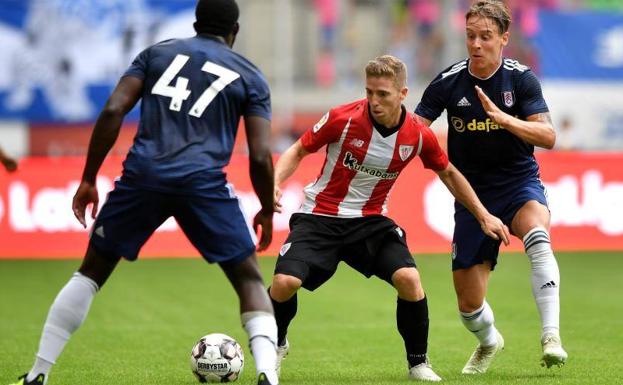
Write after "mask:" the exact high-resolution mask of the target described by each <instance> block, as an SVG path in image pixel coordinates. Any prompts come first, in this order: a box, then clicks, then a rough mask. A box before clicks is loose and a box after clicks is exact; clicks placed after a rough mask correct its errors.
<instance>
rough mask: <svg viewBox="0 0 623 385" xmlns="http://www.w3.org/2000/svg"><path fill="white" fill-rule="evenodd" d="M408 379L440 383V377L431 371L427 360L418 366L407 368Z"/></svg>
mask: <svg viewBox="0 0 623 385" xmlns="http://www.w3.org/2000/svg"><path fill="white" fill-rule="evenodd" d="M409 379H410V380H416V381H430V382H439V381H441V377H439V376H438V375H437V373H435V372H434V371H433V367H432V366H431V364H430V363H429V362H428V360H427V361H426V362H422V363H421V364H419V365H415V366H412V367H411V368H409Z"/></svg>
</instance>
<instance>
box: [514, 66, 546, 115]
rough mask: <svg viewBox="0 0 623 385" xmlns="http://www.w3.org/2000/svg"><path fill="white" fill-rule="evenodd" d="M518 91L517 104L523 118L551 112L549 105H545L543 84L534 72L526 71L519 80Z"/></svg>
mask: <svg viewBox="0 0 623 385" xmlns="http://www.w3.org/2000/svg"><path fill="white" fill-rule="evenodd" d="M516 90H517V102H518V104H519V108H520V110H521V113H522V115H523V116H530V115H534V114H538V113H541V112H548V111H549V108H548V107H547V103H545V99H544V98H543V92H542V91H541V84H540V83H539V80H538V79H537V77H536V75H534V72H532V71H530V70H526V71H524V72H523V73H522V74H521V76H520V78H519V83H518V84H517V87H516Z"/></svg>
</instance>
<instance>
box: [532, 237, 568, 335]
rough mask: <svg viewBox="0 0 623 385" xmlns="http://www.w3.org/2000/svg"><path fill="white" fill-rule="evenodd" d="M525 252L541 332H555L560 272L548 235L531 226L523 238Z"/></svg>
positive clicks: (557, 318)
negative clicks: (528, 261) (541, 328)
mask: <svg viewBox="0 0 623 385" xmlns="http://www.w3.org/2000/svg"><path fill="white" fill-rule="evenodd" d="M523 243H524V247H525V248H526V254H528V258H530V264H531V265H532V274H531V280H532V294H533V295H534V300H535V301H536V306H537V308H538V309H539V314H540V315H541V324H542V326H543V333H546V332H549V333H554V334H556V335H558V334H559V326H560V272H559V271H558V263H556V257H554V252H553V251H552V245H551V243H550V239H549V234H548V233H547V230H546V229H544V228H543V227H535V228H534V229H532V230H530V231H529V232H528V234H526V235H525V236H524V238H523Z"/></svg>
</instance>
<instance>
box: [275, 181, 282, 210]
mask: <svg viewBox="0 0 623 385" xmlns="http://www.w3.org/2000/svg"><path fill="white" fill-rule="evenodd" d="M282 195H283V193H282V192H281V189H280V188H279V186H277V185H275V195H274V198H273V201H274V210H275V212H276V213H280V212H281V207H282V206H281V196H282Z"/></svg>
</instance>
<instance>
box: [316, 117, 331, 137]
mask: <svg viewBox="0 0 623 385" xmlns="http://www.w3.org/2000/svg"><path fill="white" fill-rule="evenodd" d="M327 120H329V113H328V112H327V113H326V114H324V116H323V117H322V118H320V120H319V121H318V123H316V124H315V125H314V128H313V132H314V134H315V133H317V132H318V131H320V129H321V128H322V126H324V125H325V123H326V122H327Z"/></svg>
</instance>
